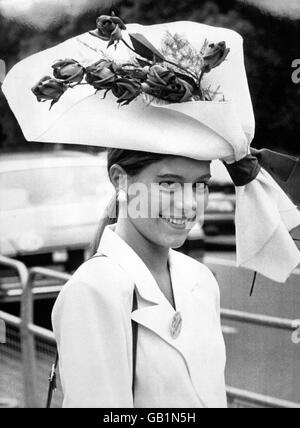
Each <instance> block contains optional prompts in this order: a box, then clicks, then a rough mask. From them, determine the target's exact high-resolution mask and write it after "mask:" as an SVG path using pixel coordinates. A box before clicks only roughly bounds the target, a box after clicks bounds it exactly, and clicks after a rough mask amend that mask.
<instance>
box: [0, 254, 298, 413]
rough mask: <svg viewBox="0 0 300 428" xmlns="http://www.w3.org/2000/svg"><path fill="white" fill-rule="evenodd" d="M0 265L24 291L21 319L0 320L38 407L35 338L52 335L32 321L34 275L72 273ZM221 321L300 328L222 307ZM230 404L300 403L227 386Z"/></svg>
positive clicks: (28, 401) (4, 261)
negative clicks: (11, 333)
mask: <svg viewBox="0 0 300 428" xmlns="http://www.w3.org/2000/svg"><path fill="white" fill-rule="evenodd" d="M0 265H5V266H9V267H11V268H13V269H15V270H16V271H17V272H18V275H19V277H20V282H21V286H22V289H23V293H22V296H21V318H18V317H15V316H12V315H9V314H6V313H4V312H1V311H0V319H2V320H3V321H5V322H7V323H10V324H11V325H13V326H15V327H20V329H21V343H22V367H23V369H22V371H23V380H24V393H25V397H24V399H25V407H28V408H37V407H40V402H39V400H38V397H37V388H36V355H35V337H40V338H42V339H45V340H47V341H49V343H51V344H53V345H54V346H55V340H54V335H53V333H52V332H51V331H49V330H47V329H44V328H41V327H38V326H36V325H34V323H33V287H34V279H35V278H36V276H37V275H39V276H41V277H44V278H51V279H56V280H59V281H68V280H69V279H70V277H71V275H69V274H66V273H61V272H58V271H55V270H51V269H45V268H40V267H35V268H32V269H29V270H28V269H27V268H26V266H25V265H23V264H22V263H20V262H18V261H15V260H12V259H8V258H6V257H3V256H0ZM221 316H222V319H223V320H227V321H235V322H240V323H247V324H251V325H256V326H263V327H270V328H276V329H282V330H288V331H294V330H295V329H297V328H298V327H300V321H299V320H290V319H285V318H277V317H271V316H266V315H259V314H252V313H246V312H240V311H235V310H229V309H222V310H221ZM227 396H228V401H229V403H230V404H231V405H232V406H234V404H235V403H242V404H243V403H244V404H248V405H250V406H253V407H271V408H300V404H298V403H293V402H289V401H285V400H280V399H276V398H273V397H269V396H266V395H260V394H256V393H253V392H249V391H245V390H240V389H237V388H233V387H227Z"/></svg>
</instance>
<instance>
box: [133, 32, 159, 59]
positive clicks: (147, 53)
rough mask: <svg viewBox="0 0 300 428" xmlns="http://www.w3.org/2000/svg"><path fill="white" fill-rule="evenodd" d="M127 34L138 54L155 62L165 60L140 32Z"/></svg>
mask: <svg viewBox="0 0 300 428" xmlns="http://www.w3.org/2000/svg"><path fill="white" fill-rule="evenodd" d="M129 36H130V39H131V43H132V45H133V47H134V49H135V51H136V53H138V54H139V55H140V56H142V57H143V58H146V59H148V60H149V61H153V59H155V60H156V61H157V62H163V61H165V58H164V56H163V55H162V54H161V53H160V52H159V51H158V50H157V49H156V48H155V47H154V46H153V45H152V44H151V43H150V42H149V40H147V39H146V37H144V36H143V35H142V34H139V33H135V34H129Z"/></svg>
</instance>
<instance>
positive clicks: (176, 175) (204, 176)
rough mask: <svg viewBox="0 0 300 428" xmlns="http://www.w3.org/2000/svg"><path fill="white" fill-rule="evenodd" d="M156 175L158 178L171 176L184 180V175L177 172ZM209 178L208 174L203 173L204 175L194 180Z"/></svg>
mask: <svg viewBox="0 0 300 428" xmlns="http://www.w3.org/2000/svg"><path fill="white" fill-rule="evenodd" d="M157 177H158V178H164V179H166V178H172V179H175V180H182V181H185V179H184V177H182V176H181V175H178V174H171V173H170V174H160V175H158V176H157ZM210 178H211V175H210V174H205V175H202V176H201V177H199V178H198V179H197V180H196V181H199V180H204V179H210Z"/></svg>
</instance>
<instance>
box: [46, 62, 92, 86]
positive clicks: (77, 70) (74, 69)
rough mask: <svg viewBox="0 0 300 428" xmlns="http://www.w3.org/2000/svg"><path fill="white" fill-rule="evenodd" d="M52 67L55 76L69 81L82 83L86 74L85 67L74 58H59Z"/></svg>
mask: <svg viewBox="0 0 300 428" xmlns="http://www.w3.org/2000/svg"><path fill="white" fill-rule="evenodd" d="M52 68H53V70H54V71H53V75H54V77H56V78H57V79H61V80H64V81H65V82H69V83H80V82H81V81H82V79H83V78H84V75H85V69H84V67H82V65H80V64H79V62H77V61H75V60H74V59H65V60H59V61H57V62H56V63H55V64H53V66H52Z"/></svg>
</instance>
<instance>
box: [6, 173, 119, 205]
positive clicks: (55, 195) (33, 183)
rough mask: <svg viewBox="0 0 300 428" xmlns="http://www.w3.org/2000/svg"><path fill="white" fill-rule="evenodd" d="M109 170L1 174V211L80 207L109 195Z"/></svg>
mask: <svg viewBox="0 0 300 428" xmlns="http://www.w3.org/2000/svg"><path fill="white" fill-rule="evenodd" d="M110 186H111V185H110V183H109V179H108V175H107V172H106V168H105V166H103V167H101V166H95V167H94V166H76V167H74V166H72V167H67V166H64V167H53V168H38V169H30V170H24V171H11V172H6V173H0V211H7V210H13V209H22V208H27V207H31V206H38V205H57V204H62V203H66V204H67V203H80V202H81V201H84V200H87V199H95V198H98V197H100V196H101V195H102V194H103V193H105V192H106V193H107V192H108V189H109V188H110Z"/></svg>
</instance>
